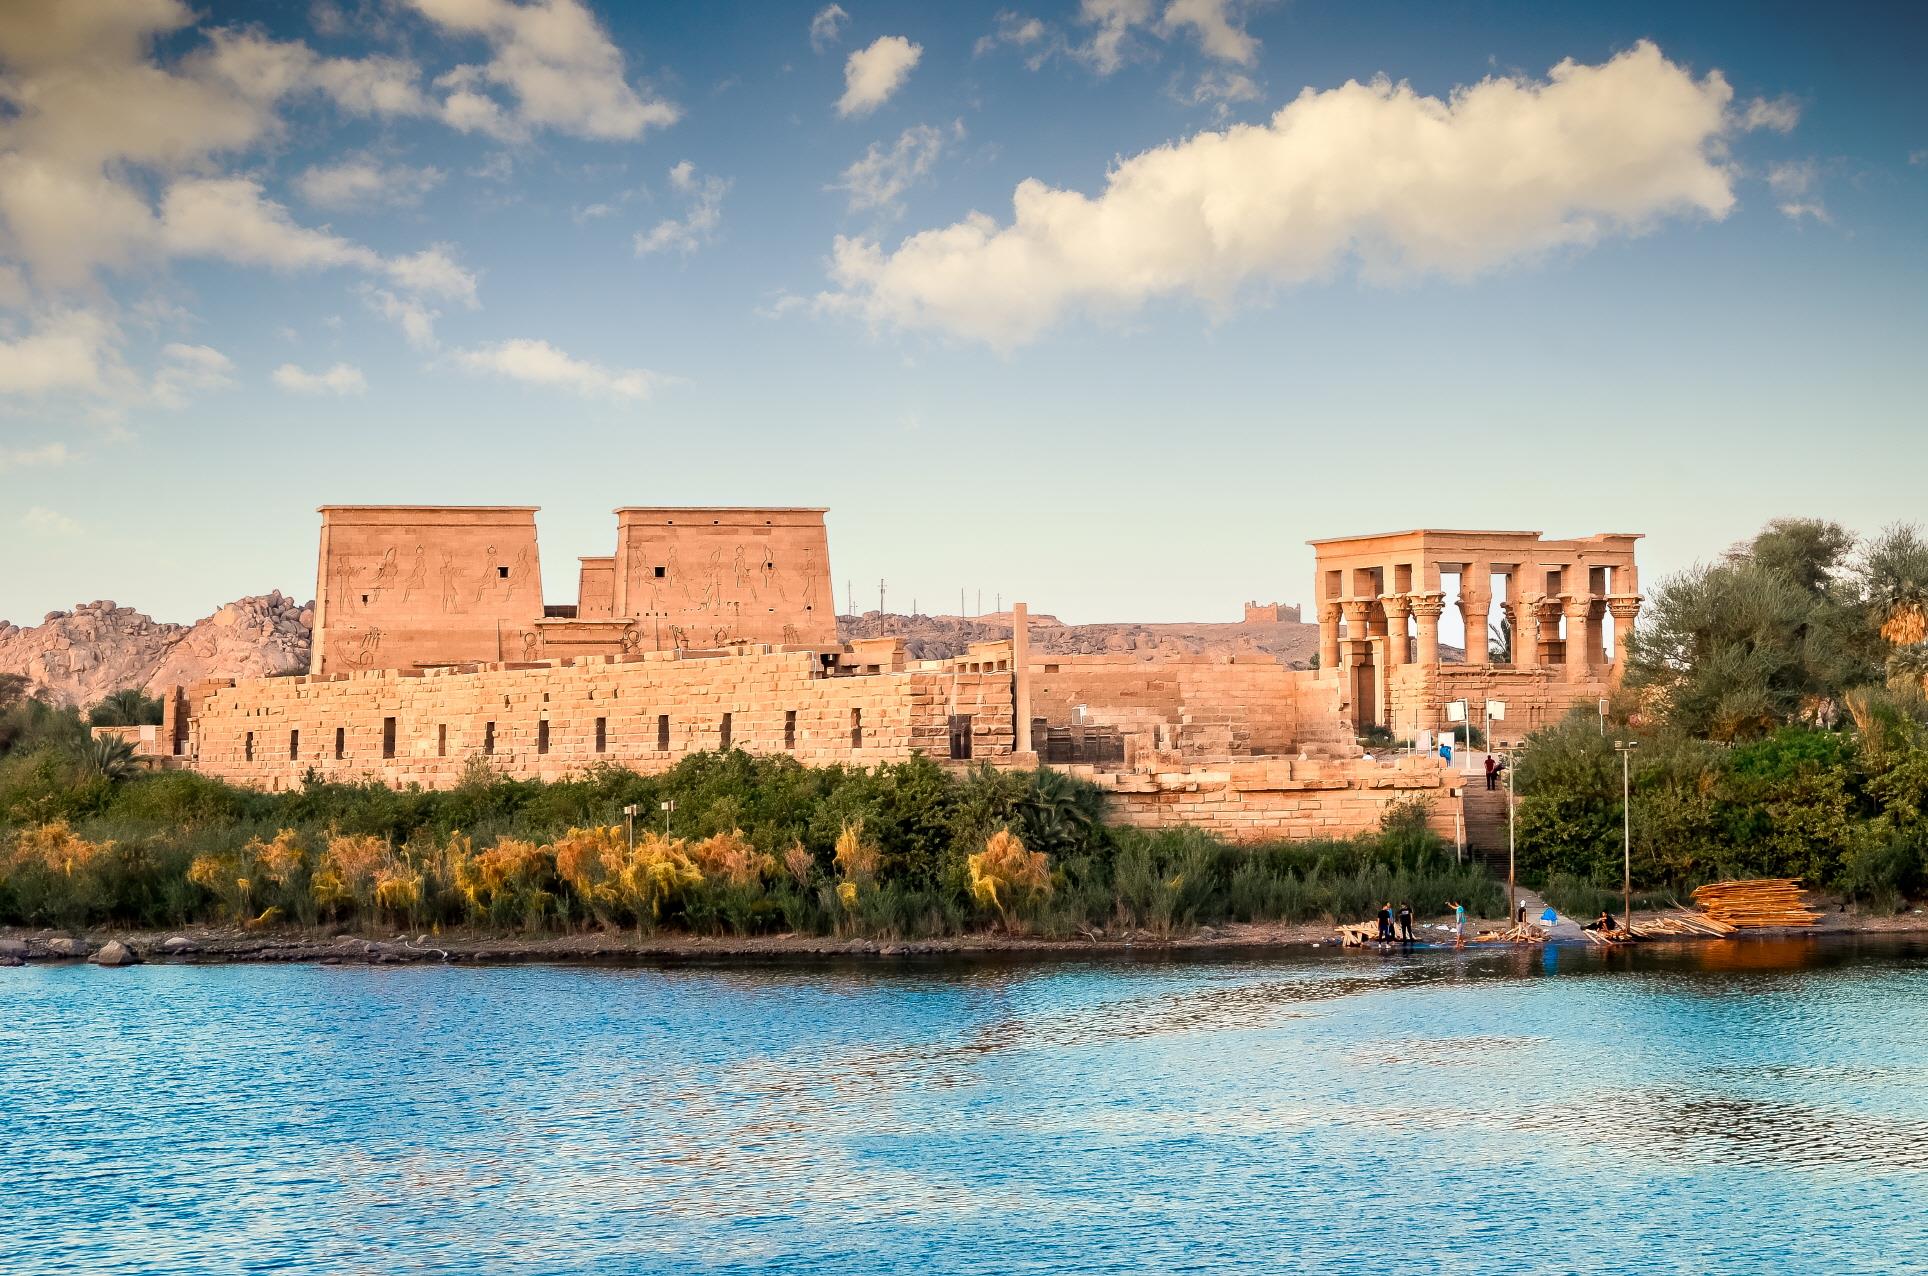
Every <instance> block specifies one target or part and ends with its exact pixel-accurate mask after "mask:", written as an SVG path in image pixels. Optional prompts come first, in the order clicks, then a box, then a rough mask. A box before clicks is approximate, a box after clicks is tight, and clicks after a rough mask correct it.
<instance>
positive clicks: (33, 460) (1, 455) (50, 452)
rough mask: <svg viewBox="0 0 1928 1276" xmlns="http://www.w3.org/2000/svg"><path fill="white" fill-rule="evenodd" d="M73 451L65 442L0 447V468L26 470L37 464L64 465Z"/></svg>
mask: <svg viewBox="0 0 1928 1276" xmlns="http://www.w3.org/2000/svg"><path fill="white" fill-rule="evenodd" d="M74 459H75V453H74V451H73V449H72V448H69V447H68V446H67V445H66V444H65V443H43V444H41V445H40V446H39V447H14V448H0V470H27V469H34V468H37V467H39V466H53V465H66V464H67V463H68V462H70V461H72V460H74Z"/></svg>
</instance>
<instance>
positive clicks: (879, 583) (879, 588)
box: [877, 576, 884, 615]
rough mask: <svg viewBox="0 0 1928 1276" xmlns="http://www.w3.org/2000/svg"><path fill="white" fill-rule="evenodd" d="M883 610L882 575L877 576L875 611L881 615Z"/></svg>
mask: <svg viewBox="0 0 1928 1276" xmlns="http://www.w3.org/2000/svg"><path fill="white" fill-rule="evenodd" d="M883 610H884V578H883V577H882V576H879V577H878V578H877V611H878V613H879V614H880V615H881V614H882V613H883Z"/></svg>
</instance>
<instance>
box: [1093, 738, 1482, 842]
mask: <svg viewBox="0 0 1928 1276" xmlns="http://www.w3.org/2000/svg"><path fill="white" fill-rule="evenodd" d="M1069 769H1070V770H1072V771H1073V773H1075V774H1078V775H1081V776H1083V777H1084V778H1086V779H1089V780H1091V781H1092V782H1093V783H1095V784H1097V785H1099V786H1100V787H1101V788H1103V789H1104V790H1105V797H1106V804H1107V807H1108V810H1109V814H1110V817H1111V818H1112V819H1113V820H1115V821H1117V822H1119V823H1121V824H1131V825H1136V826H1138V827H1140V828H1153V829H1158V828H1176V827H1180V826H1187V825H1188V826H1191V827H1195V828H1202V829H1206V830H1208V831H1210V832H1213V833H1216V834H1218V835H1219V836H1221V837H1224V838H1227V839H1229V840H1231V841H1235V842H1265V841H1277V840H1305V839H1310V838H1343V837H1352V836H1354V835H1356V834H1359V833H1370V832H1373V831H1374V830H1376V829H1378V828H1379V826H1380V821H1381V820H1382V819H1384V818H1385V814H1386V811H1387V810H1388V808H1390V807H1392V806H1394V805H1396V804H1398V803H1400V802H1405V801H1410V800H1413V799H1423V800H1424V801H1425V802H1426V807H1427V824H1428V826H1429V827H1430V828H1432V829H1433V830H1434V831H1435V832H1437V833H1438V834H1439V835H1440V836H1442V837H1444V838H1446V839H1448V840H1451V839H1452V838H1453V836H1454V834H1455V828H1456V824H1455V817H1456V816H1459V815H1461V814H1462V813H1463V806H1462V791H1461V785H1462V784H1463V783H1464V780H1465V777H1464V776H1462V775H1460V774H1459V773H1458V772H1456V771H1453V770H1451V769H1449V768H1447V767H1445V766H1443V765H1441V764H1440V763H1439V761H1438V759H1436V758H1430V757H1401V758H1394V759H1388V760H1385V761H1380V762H1365V761H1362V760H1360V759H1356V758H1353V759H1343V760H1340V759H1334V760H1323V761H1319V760H1304V759H1297V758H1266V759H1262V760H1256V759H1255V760H1253V761H1249V762H1242V761H1232V762H1229V763H1224V764H1218V765H1211V766H1191V767H1179V768H1174V769H1172V770H1152V771H1137V772H1120V771H1099V770H1095V769H1093V768H1089V767H1073V768H1069Z"/></svg>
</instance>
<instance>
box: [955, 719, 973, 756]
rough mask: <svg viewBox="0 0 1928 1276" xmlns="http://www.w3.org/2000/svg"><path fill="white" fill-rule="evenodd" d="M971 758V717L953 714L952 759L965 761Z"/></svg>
mask: <svg viewBox="0 0 1928 1276" xmlns="http://www.w3.org/2000/svg"><path fill="white" fill-rule="evenodd" d="M970 756H971V715H970V714H968V713H953V714H952V715H951V757H952V759H953V760H955V761H960V762H961V761H964V760H965V759H968V758H969V757H970Z"/></svg>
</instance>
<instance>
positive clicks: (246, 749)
mask: <svg viewBox="0 0 1928 1276" xmlns="http://www.w3.org/2000/svg"><path fill="white" fill-rule="evenodd" d="M241 759H242V761H244V762H252V761H254V732H252V731H250V732H248V734H247V736H246V737H245V738H244V739H243V740H242V741H241Z"/></svg>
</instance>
